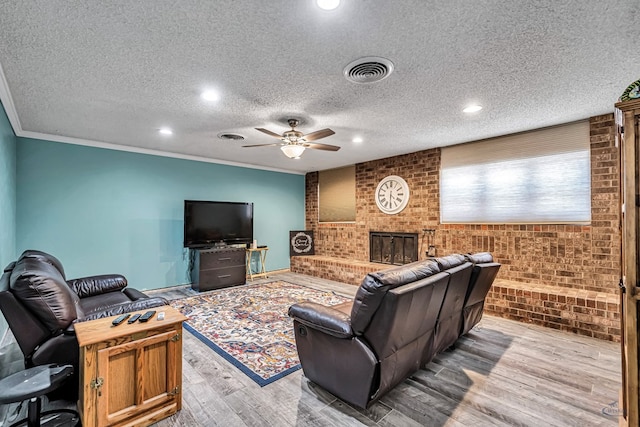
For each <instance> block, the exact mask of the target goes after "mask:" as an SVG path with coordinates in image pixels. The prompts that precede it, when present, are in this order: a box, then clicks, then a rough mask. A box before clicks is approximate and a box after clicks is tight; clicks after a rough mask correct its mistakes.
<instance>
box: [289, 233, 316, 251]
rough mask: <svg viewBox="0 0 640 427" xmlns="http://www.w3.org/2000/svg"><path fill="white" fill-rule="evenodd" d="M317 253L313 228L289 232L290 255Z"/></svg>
mask: <svg viewBox="0 0 640 427" xmlns="http://www.w3.org/2000/svg"><path fill="white" fill-rule="evenodd" d="M298 255H315V246H314V241H313V230H304V231H290V232H289V256H298Z"/></svg>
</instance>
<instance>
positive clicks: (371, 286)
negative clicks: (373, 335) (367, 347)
mask: <svg viewBox="0 0 640 427" xmlns="http://www.w3.org/2000/svg"><path fill="white" fill-rule="evenodd" d="M439 272H440V268H439V267H438V264H437V263H436V262H435V261H432V260H425V261H417V262H412V263H410V264H405V265H401V266H398V267H394V268H390V269H388V270H383V271H378V272H375V273H369V274H367V275H366V276H365V278H364V279H363V280H362V283H361V284H360V287H359V288H358V292H357V293H356V296H355V299H354V301H353V307H352V309H351V327H352V329H353V331H354V333H356V334H357V335H361V334H362V333H363V332H364V330H365V329H366V327H367V326H368V325H369V323H370V322H371V318H372V316H373V315H374V313H375V312H376V310H378V307H380V303H381V302H382V299H383V298H384V296H385V294H386V293H387V291H388V290H389V289H393V288H397V287H398V286H402V285H406V284H407V283H411V282H416V281H418V280H421V279H424V278H426V277H429V276H432V275H434V274H436V273H439Z"/></svg>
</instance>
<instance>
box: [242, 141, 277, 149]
mask: <svg viewBox="0 0 640 427" xmlns="http://www.w3.org/2000/svg"><path fill="white" fill-rule="evenodd" d="M280 145H282V144H280V143H278V142H274V143H273V144H256V145H243V146H242V148H251V147H278V146H280Z"/></svg>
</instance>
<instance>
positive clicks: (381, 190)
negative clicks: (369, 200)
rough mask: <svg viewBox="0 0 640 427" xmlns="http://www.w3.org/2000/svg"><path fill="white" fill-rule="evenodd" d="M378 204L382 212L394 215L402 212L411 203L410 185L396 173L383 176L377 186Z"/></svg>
mask: <svg viewBox="0 0 640 427" xmlns="http://www.w3.org/2000/svg"><path fill="white" fill-rule="evenodd" d="M375 199H376V205H378V209H380V210H381V211H382V212H384V213H386V214H389V215H394V214H397V213H399V212H401V211H402V210H403V209H404V208H405V207H407V203H409V185H408V184H407V181H405V180H404V179H402V178H400V177H399V176H396V175H389V176H388V177H386V178H383V179H382V180H381V181H380V183H379V184H378V188H376V194H375Z"/></svg>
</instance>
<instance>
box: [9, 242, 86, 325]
mask: <svg viewBox="0 0 640 427" xmlns="http://www.w3.org/2000/svg"><path fill="white" fill-rule="evenodd" d="M9 286H10V288H11V292H12V293H13V295H14V296H15V297H16V298H17V299H18V300H19V301H20V302H21V303H22V304H23V305H24V306H25V307H26V308H27V309H28V310H29V311H31V312H32V313H33V314H34V315H35V316H36V317H37V318H38V319H39V320H40V322H42V323H43V324H44V325H45V326H46V327H47V328H48V329H49V331H51V332H52V333H55V332H56V331H59V330H62V329H66V328H67V327H68V326H69V325H70V324H71V322H73V321H74V320H75V319H77V318H78V317H82V316H83V313H82V309H81V308H80V305H79V298H78V295H77V294H76V293H75V292H73V291H72V290H71V289H70V288H69V285H67V282H66V281H65V280H64V277H63V276H62V273H61V272H60V271H59V270H58V268H57V267H56V266H54V264H53V263H50V262H48V261H46V260H44V259H42V257H40V256H37V254H36V256H26V257H25V256H23V257H20V259H18V261H17V262H16V265H15V267H14V269H13V272H12V273H11V277H10V279H9Z"/></svg>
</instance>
